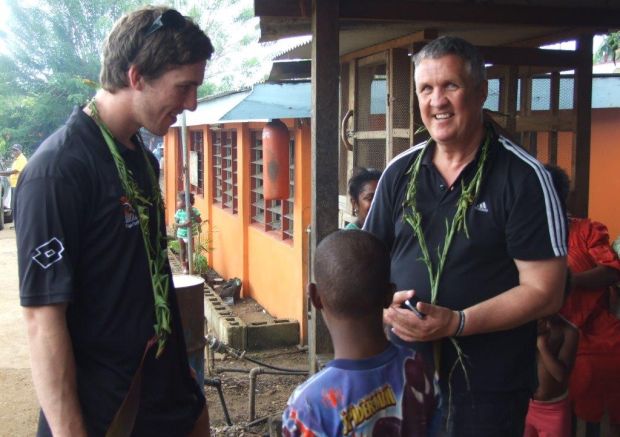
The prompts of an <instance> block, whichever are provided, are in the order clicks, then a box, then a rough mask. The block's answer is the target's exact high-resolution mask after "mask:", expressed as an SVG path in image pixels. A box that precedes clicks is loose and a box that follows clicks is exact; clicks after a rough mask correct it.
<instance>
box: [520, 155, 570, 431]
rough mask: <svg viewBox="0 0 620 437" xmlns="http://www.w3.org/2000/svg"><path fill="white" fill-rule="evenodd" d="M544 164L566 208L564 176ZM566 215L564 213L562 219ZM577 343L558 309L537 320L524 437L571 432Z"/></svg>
mask: <svg viewBox="0 0 620 437" xmlns="http://www.w3.org/2000/svg"><path fill="white" fill-rule="evenodd" d="M545 168H546V169H547V171H548V172H549V174H550V175H551V179H552V181H553V185H554V187H555V190H556V192H557V194H558V197H559V198H560V201H561V202H562V205H563V206H564V208H565V209H566V201H567V199H568V191H569V182H568V176H567V175H566V173H565V172H564V171H563V170H562V169H560V168H559V167H557V166H552V165H546V166H545ZM567 218H568V216H567V217H565V218H564V220H567ZM572 287H573V281H572V279H571V275H567V278H566V288H565V290H564V299H565V300H566V297H567V296H568V294H569V292H570V290H571V288H572ZM578 346H579V329H577V327H576V326H575V325H573V324H572V323H571V322H569V321H568V320H567V319H565V318H564V317H563V316H561V315H560V314H559V313H558V314H553V315H550V316H547V317H544V318H542V319H540V320H538V337H537V339H536V349H537V350H536V359H537V367H538V388H537V389H536V392H534V396H533V397H532V399H531V400H530V405H529V409H528V412H527V417H526V418H525V431H524V434H523V435H524V437H538V436H545V437H568V436H570V435H571V432H572V430H571V420H572V405H571V401H570V398H569V394H568V388H569V385H570V376H571V371H572V370H573V366H574V364H575V359H576V356H577V348H578Z"/></svg>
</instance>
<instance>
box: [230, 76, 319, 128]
mask: <svg viewBox="0 0 620 437" xmlns="http://www.w3.org/2000/svg"><path fill="white" fill-rule="evenodd" d="M310 101H311V95H310V82H287V83H281V84H274V83H261V84H257V85H254V88H253V89H252V92H251V93H250V95H249V96H247V97H246V98H245V99H243V101H241V102H240V103H239V104H238V105H237V106H235V107H234V108H232V109H231V110H230V111H228V112H227V113H226V114H225V115H224V116H222V117H221V118H220V121H222V122H231V121H249V120H270V119H272V118H309V117H310Z"/></svg>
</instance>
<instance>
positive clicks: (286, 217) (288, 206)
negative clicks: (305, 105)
mask: <svg viewBox="0 0 620 437" xmlns="http://www.w3.org/2000/svg"><path fill="white" fill-rule="evenodd" d="M251 141H252V143H251V146H250V180H251V186H250V190H251V196H250V201H251V223H256V224H259V225H261V227H262V228H263V229H264V230H265V231H275V232H277V233H279V235H280V238H282V239H283V240H293V224H294V223H293V212H294V203H295V198H294V196H295V166H294V163H295V140H294V139H291V141H290V143H289V184H290V187H289V198H288V199H286V200H265V198H264V197H263V140H262V132H260V131H253V132H252V139H251Z"/></svg>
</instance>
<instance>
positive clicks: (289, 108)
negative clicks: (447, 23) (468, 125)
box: [174, 75, 620, 126]
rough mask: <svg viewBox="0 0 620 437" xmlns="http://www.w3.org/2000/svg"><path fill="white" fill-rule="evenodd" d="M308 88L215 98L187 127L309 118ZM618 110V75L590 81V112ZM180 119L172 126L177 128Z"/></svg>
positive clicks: (379, 103)
mask: <svg viewBox="0 0 620 437" xmlns="http://www.w3.org/2000/svg"><path fill="white" fill-rule="evenodd" d="M573 80H574V79H573V78H572V77H563V78H561V82H560V97H561V98H560V109H568V108H571V107H572V106H573V98H572V86H573V83H572V82H573ZM535 81H538V82H540V86H535V87H533V89H534V91H533V96H532V106H533V108H532V109H534V110H545V109H549V108H548V105H549V102H548V97H547V96H548V93H549V91H548V87H549V80H548V79H546V78H540V79H535ZM495 82H497V81H490V83H489V98H488V99H487V102H486V104H485V107H487V108H490V109H496V108H494V106H497V104H498V102H497V85H498V84H497V83H495ZM372 85H373V86H372V87H371V105H370V106H371V107H370V112H371V113H372V114H385V104H386V103H385V93H386V92H387V90H386V89H385V81H384V80H376V81H373V84H372ZM310 91H311V85H310V82H308V81H302V82H285V83H260V84H256V85H254V87H253V88H252V89H251V90H243V91H238V92H233V93H229V94H226V95H222V96H214V97H211V98H208V99H205V100H202V101H200V102H199V103H198V108H197V109H196V111H194V112H188V113H187V119H186V123H187V125H188V126H197V125H203V124H216V123H230V122H233V121H238V122H241V121H262V120H270V119H273V118H310V116H311V93H310ZM618 107H620V75H609V76H607V75H606V76H595V77H594V78H593V81H592V108H594V109H596V108H618ZM180 123H181V122H180V119H179V121H178V122H177V123H176V124H175V125H174V126H180Z"/></svg>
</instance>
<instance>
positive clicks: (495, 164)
mask: <svg viewBox="0 0 620 437" xmlns="http://www.w3.org/2000/svg"><path fill="white" fill-rule="evenodd" d="M414 63H415V73H414V78H415V89H416V94H417V97H418V100H419V105H420V113H421V117H422V121H423V122H424V125H425V126H426V128H427V130H428V133H429V134H430V137H431V139H430V140H429V141H427V142H424V143H423V144H420V145H417V146H415V147H412V148H411V149H409V150H407V151H406V152H403V153H402V154H401V155H399V156H398V157H396V158H395V159H394V160H393V161H392V162H391V163H390V164H389V165H388V166H387V168H386V169H385V171H384V173H383V176H382V178H381V180H380V181H379V185H378V187H377V191H376V193H375V197H374V201H373V204H372V206H371V209H370V212H369V214H368V218H367V220H366V224H365V227H364V229H365V230H368V231H370V232H372V233H373V234H375V235H377V236H378V237H379V238H380V239H381V240H383V241H384V242H385V243H386V244H387V245H388V247H389V248H390V250H391V259H392V267H391V273H392V281H393V282H394V283H396V285H397V288H398V289H399V290H408V291H401V292H398V293H396V295H395V297H394V301H393V305H392V306H391V307H390V308H389V309H388V310H387V311H386V313H385V322H386V323H387V324H388V325H390V326H391V331H390V332H391V335H392V337H393V339H394V340H395V341H397V342H407V343H411V344H412V346H413V347H416V348H418V349H420V350H425V351H427V352H428V354H429V355H430V356H432V357H433V359H434V361H435V366H436V369H437V371H438V374H439V383H440V388H441V393H442V427H441V430H442V432H445V434H446V435H451V436H477V437H481V436H515V437H516V436H521V435H523V422H524V418H525V414H526V411H527V404H528V399H529V397H530V394H531V392H532V390H533V389H534V387H535V385H536V368H535V364H536V360H535V346H536V343H535V341H536V325H535V323H534V322H533V321H534V320H536V319H538V318H540V317H543V316H545V315H548V314H551V313H554V312H555V311H557V310H558V309H559V307H560V305H561V303H562V290H563V288H564V278H565V274H566V261H565V255H566V229H565V223H564V220H563V217H564V215H563V212H562V208H561V205H560V202H559V201H558V198H557V195H556V193H555V191H554V189H553V187H552V183H551V179H550V177H549V175H548V173H547V172H546V171H545V170H544V169H543V168H542V166H541V165H540V163H539V162H538V161H536V160H535V159H534V158H532V157H531V156H529V155H527V153H526V152H525V151H524V150H523V149H521V148H520V147H519V146H517V145H515V144H513V143H512V142H510V140H508V139H507V138H505V137H503V136H502V135H500V134H499V133H498V132H496V130H495V129H494V128H493V126H492V125H491V124H489V123H486V122H485V119H484V117H483V110H482V107H483V104H484V101H485V99H486V97H487V81H486V78H485V69H484V63H483V60H482V58H481V56H480V54H479V53H478V52H477V50H476V49H475V48H474V47H473V46H472V45H471V44H469V43H468V42H466V41H464V40H462V39H460V38H454V37H442V38H439V39H437V40H435V41H433V42H431V43H429V44H428V45H427V46H425V47H424V48H423V49H422V50H421V51H420V52H419V53H417V54H416V55H415V56H414ZM412 290H415V291H412ZM414 293H415V296H416V297H419V298H420V299H421V302H419V303H418V304H417V310H418V311H419V312H420V313H422V314H415V313H414V312H413V311H411V310H409V309H405V308H403V307H401V304H403V303H404V302H405V301H406V300H407V299H409V298H411V297H412V296H413V295H414Z"/></svg>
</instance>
